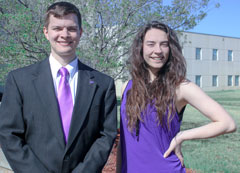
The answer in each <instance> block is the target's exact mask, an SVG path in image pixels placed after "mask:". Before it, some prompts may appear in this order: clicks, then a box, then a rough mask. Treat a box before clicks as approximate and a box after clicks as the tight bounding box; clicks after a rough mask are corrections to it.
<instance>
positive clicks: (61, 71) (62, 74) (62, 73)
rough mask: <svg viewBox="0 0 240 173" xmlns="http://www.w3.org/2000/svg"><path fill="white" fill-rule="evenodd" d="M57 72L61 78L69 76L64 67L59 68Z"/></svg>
mask: <svg viewBox="0 0 240 173" xmlns="http://www.w3.org/2000/svg"><path fill="white" fill-rule="evenodd" d="M58 72H59V74H60V75H61V76H62V77H67V76H68V75H69V72H68V70H67V69H66V68H65V67H62V68H60V69H59V71H58Z"/></svg>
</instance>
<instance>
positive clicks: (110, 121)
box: [72, 80, 117, 173]
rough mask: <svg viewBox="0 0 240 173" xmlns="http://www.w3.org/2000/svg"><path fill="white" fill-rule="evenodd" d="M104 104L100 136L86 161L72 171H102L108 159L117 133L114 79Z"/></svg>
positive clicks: (85, 172) (75, 172) (86, 172)
mask: <svg viewBox="0 0 240 173" xmlns="http://www.w3.org/2000/svg"><path fill="white" fill-rule="evenodd" d="M102 105H104V115H103V116H102V117H103V119H102V122H101V126H102V127H101V131H100V137H99V138H98V139H96V141H95V142H94V143H93V145H92V147H91V148H90V150H89V151H88V153H87V155H86V157H85V159H84V161H83V162H81V163H79V164H78V166H77V167H76V168H75V169H74V170H73V171H72V173H79V172H81V173H92V172H96V173H98V172H99V173H101V171H102V169H103V167H104V165H105V163H106V161H107V159H108V156H109V153H110V151H111V149H112V146H113V142H114V140H115V137H116V135H117V100H116V92H115V85H114V81H113V80H111V82H110V84H109V87H108V89H107V92H106V95H105V99H104V103H102Z"/></svg>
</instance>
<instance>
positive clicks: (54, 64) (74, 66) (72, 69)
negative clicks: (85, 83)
mask: <svg viewBox="0 0 240 173" xmlns="http://www.w3.org/2000/svg"><path fill="white" fill-rule="evenodd" d="M49 63H50V66H51V70H52V74H53V76H54V77H58V75H59V74H58V71H59V69H60V68H62V67H63V66H62V65H61V64H60V63H59V62H58V61H57V60H56V59H55V58H54V57H53V56H52V54H50V57H49ZM64 67H65V68H66V69H67V70H68V72H69V74H70V78H73V76H74V74H75V73H76V72H77V71H78V58H77V57H76V58H75V59H74V60H73V61H72V62H70V63H69V64H67V65H66V66H64Z"/></svg>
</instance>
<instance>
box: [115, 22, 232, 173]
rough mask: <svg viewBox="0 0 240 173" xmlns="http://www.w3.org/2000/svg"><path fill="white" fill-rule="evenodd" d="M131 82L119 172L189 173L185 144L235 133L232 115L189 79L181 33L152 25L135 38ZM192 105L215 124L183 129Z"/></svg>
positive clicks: (126, 94) (123, 114) (126, 89)
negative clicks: (187, 106)
mask: <svg viewBox="0 0 240 173" xmlns="http://www.w3.org/2000/svg"><path fill="white" fill-rule="evenodd" d="M129 63H130V74H131V77H132V79H131V80H130V81H128V82H126V84H125V85H124V87H123V89H122V104H121V111H120V112H121V121H120V145H119V147H118V158H117V172H121V173H149V172H151V173H161V172H162V173H168V172H169V173H172V172H177V173H178V172H179V173H180V172H185V168H184V164H183V156H182V154H181V144H182V143H183V142H184V141H186V140H192V139H203V138H211V137H215V136H218V135H221V134H224V133H230V132H234V131H235V130H236V125H235V122H234V121H233V119H232V118H231V117H230V115H229V114H228V113H227V112H226V111H225V110H224V109H223V108H222V106H220V105H219V104H218V103H217V102H215V101H214V100H212V99H211V98H210V97H209V96H207V95H206V94H205V93H204V92H203V91H202V90H201V89H200V88H199V87H198V86H197V85H195V84H194V83H192V82H191V81H189V80H187V79H186V62H185V59H184V57H183V55H182V52H181V46H180V44H179V41H178V38H177V35H176V33H175V32H174V31H173V30H172V29H171V28H170V27H169V26H167V25H165V24H163V23H160V22H157V21H153V22H151V23H148V24H146V25H145V26H143V27H142V28H141V29H140V30H139V32H138V34H137V35H136V37H135V39H134V41H133V44H132V48H131V55H130V58H129ZM187 104H190V105H192V106H193V107H195V108H196V109H197V110H199V111H200V112H201V113H202V114H203V115H204V116H206V117H207V118H209V119H210V120H211V122H210V123H209V124H206V125H204V126H201V127H196V128H193V129H189V130H184V131H180V125H181V120H182V115H183V112H184V109H185V106H186V105H187Z"/></svg>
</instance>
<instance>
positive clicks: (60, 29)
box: [53, 28, 77, 32]
mask: <svg viewBox="0 0 240 173" xmlns="http://www.w3.org/2000/svg"><path fill="white" fill-rule="evenodd" d="M63 29H64V28H53V30H54V31H62V30H63ZM67 31H69V32H76V31H77V28H67Z"/></svg>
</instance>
